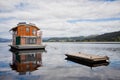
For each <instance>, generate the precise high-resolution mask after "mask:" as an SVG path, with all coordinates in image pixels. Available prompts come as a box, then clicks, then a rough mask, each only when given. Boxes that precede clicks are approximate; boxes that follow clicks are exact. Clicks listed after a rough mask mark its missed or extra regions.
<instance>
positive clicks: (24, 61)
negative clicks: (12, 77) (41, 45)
mask: <svg viewBox="0 0 120 80" xmlns="http://www.w3.org/2000/svg"><path fill="white" fill-rule="evenodd" d="M10 51H11V52H12V63H10V67H11V69H12V70H15V71H16V72H18V73H19V75H25V74H26V73H27V72H29V74H30V73H31V72H32V71H35V70H37V69H38V67H41V66H42V53H43V52H45V50H10Z"/></svg>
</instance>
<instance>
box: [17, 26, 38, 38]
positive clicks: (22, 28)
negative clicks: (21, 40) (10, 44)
mask: <svg viewBox="0 0 120 80" xmlns="http://www.w3.org/2000/svg"><path fill="white" fill-rule="evenodd" d="M27 28H28V29H29V30H28V31H27V30H26V29H27ZM33 31H35V34H33ZM17 36H37V28H36V27H34V26H25V25H20V26H18V28H17Z"/></svg>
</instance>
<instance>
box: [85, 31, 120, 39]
mask: <svg viewBox="0 0 120 80" xmlns="http://www.w3.org/2000/svg"><path fill="white" fill-rule="evenodd" d="M85 40H88V41H120V31H118V32H112V33H105V34H102V35H98V36H95V37H93V38H86V39H85Z"/></svg>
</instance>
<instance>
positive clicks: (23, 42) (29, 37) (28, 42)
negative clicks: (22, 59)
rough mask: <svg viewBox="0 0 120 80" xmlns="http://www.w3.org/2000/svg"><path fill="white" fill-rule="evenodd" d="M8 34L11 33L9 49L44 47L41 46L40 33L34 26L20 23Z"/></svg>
mask: <svg viewBox="0 0 120 80" xmlns="http://www.w3.org/2000/svg"><path fill="white" fill-rule="evenodd" d="M10 32H12V45H10V47H11V49H17V50H29V49H45V45H42V32H41V30H40V29H39V28H38V27H37V26H36V25H35V24H32V23H29V24H27V23H26V22H20V23H18V24H17V26H16V27H13V28H12V29H10Z"/></svg>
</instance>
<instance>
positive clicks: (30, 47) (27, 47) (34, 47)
mask: <svg viewBox="0 0 120 80" xmlns="http://www.w3.org/2000/svg"><path fill="white" fill-rule="evenodd" d="M9 46H10V47H11V49H16V50H37V49H45V47H46V46H45V45H9Z"/></svg>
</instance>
